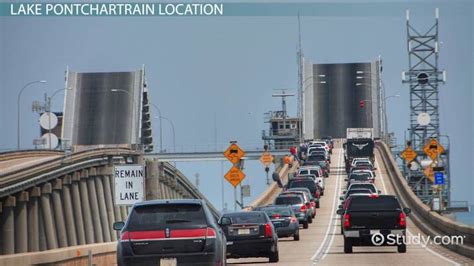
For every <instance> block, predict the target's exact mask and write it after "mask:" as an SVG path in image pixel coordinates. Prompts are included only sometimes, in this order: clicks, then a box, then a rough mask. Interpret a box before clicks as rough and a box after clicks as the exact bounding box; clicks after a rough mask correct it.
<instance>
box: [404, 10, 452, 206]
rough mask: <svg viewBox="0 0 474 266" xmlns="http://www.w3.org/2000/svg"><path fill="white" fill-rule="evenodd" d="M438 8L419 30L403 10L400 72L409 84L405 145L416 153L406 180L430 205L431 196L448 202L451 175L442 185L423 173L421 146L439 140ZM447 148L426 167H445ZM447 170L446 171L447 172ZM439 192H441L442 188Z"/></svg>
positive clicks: (441, 78)
mask: <svg viewBox="0 0 474 266" xmlns="http://www.w3.org/2000/svg"><path fill="white" fill-rule="evenodd" d="M438 19H439V10H438V8H436V10H435V23H434V24H433V25H432V26H431V27H430V28H429V29H428V31H426V32H424V33H423V31H418V30H416V29H415V28H414V27H413V26H412V25H411V24H410V11H409V10H407V11H406V26H407V51H408V67H409V70H408V71H406V72H403V73H402V82H403V83H406V84H408V85H409V86H410V128H409V140H408V141H407V146H411V147H412V148H413V149H414V150H415V151H416V153H417V154H418V155H417V158H416V159H415V162H413V164H417V165H416V166H418V167H416V166H415V167H406V170H405V174H406V177H407V181H408V183H409V184H410V186H411V187H412V189H413V191H414V192H415V193H416V194H417V195H418V197H420V199H421V200H422V201H424V202H425V203H427V204H429V203H431V202H432V200H433V198H435V197H440V198H442V201H443V202H444V206H447V204H448V203H449V196H450V195H449V189H450V186H449V184H450V180H449V178H450V176H448V177H447V178H446V184H445V185H444V186H438V187H434V186H433V181H432V180H430V179H429V178H428V177H427V176H426V173H424V171H423V169H422V167H419V166H420V165H421V162H422V161H425V162H426V161H427V158H428V157H427V156H426V155H425V153H424V151H423V147H424V146H425V145H426V144H427V142H428V141H429V140H430V139H436V140H437V141H438V142H440V137H441V136H442V135H441V134H440V121H439V96H438V86H439V85H440V84H442V83H444V82H445V80H446V72H445V71H440V70H439V69H438V56H439V39H438ZM448 148H449V147H445V152H444V153H442V154H440V155H439V156H438V158H437V159H435V160H434V161H433V162H432V163H431V165H430V166H429V167H437V166H446V168H447V169H449V168H448V166H447V162H448ZM412 166H413V165H412ZM446 172H447V171H446ZM440 190H441V191H442V192H441V191H440Z"/></svg>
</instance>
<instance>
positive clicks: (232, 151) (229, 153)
mask: <svg viewBox="0 0 474 266" xmlns="http://www.w3.org/2000/svg"><path fill="white" fill-rule="evenodd" d="M230 143H231V144H230V146H229V147H228V148H227V149H226V150H225V151H224V156H225V157H226V158H227V159H228V160H229V161H230V162H231V163H232V168H230V170H229V171H228V172H227V173H226V174H225V175H224V178H225V179H226V180H227V181H228V182H229V183H230V184H232V186H234V210H237V203H238V201H237V185H239V184H240V182H242V180H243V179H244V178H245V174H244V173H243V172H242V170H241V169H242V167H243V162H242V163H241V159H242V158H243V157H244V156H245V151H244V150H242V149H241V148H240V147H239V146H238V145H237V142H236V141H231V142H230ZM242 201H243V200H242ZM239 205H241V204H239ZM241 206H242V205H241Z"/></svg>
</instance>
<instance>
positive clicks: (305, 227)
mask: <svg viewBox="0 0 474 266" xmlns="http://www.w3.org/2000/svg"><path fill="white" fill-rule="evenodd" d="M303 228H304V229H308V221H306V222H303Z"/></svg>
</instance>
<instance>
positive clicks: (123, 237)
mask: <svg viewBox="0 0 474 266" xmlns="http://www.w3.org/2000/svg"><path fill="white" fill-rule="evenodd" d="M128 234H129V233H128V231H125V232H123V233H122V234H121V235H120V241H121V242H123V241H130V239H129V238H130V237H129V235H128Z"/></svg>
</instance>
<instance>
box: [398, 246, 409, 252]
mask: <svg viewBox="0 0 474 266" xmlns="http://www.w3.org/2000/svg"><path fill="white" fill-rule="evenodd" d="M397 251H398V253H406V252H407V245H406V244H401V245H398V246H397Z"/></svg>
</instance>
